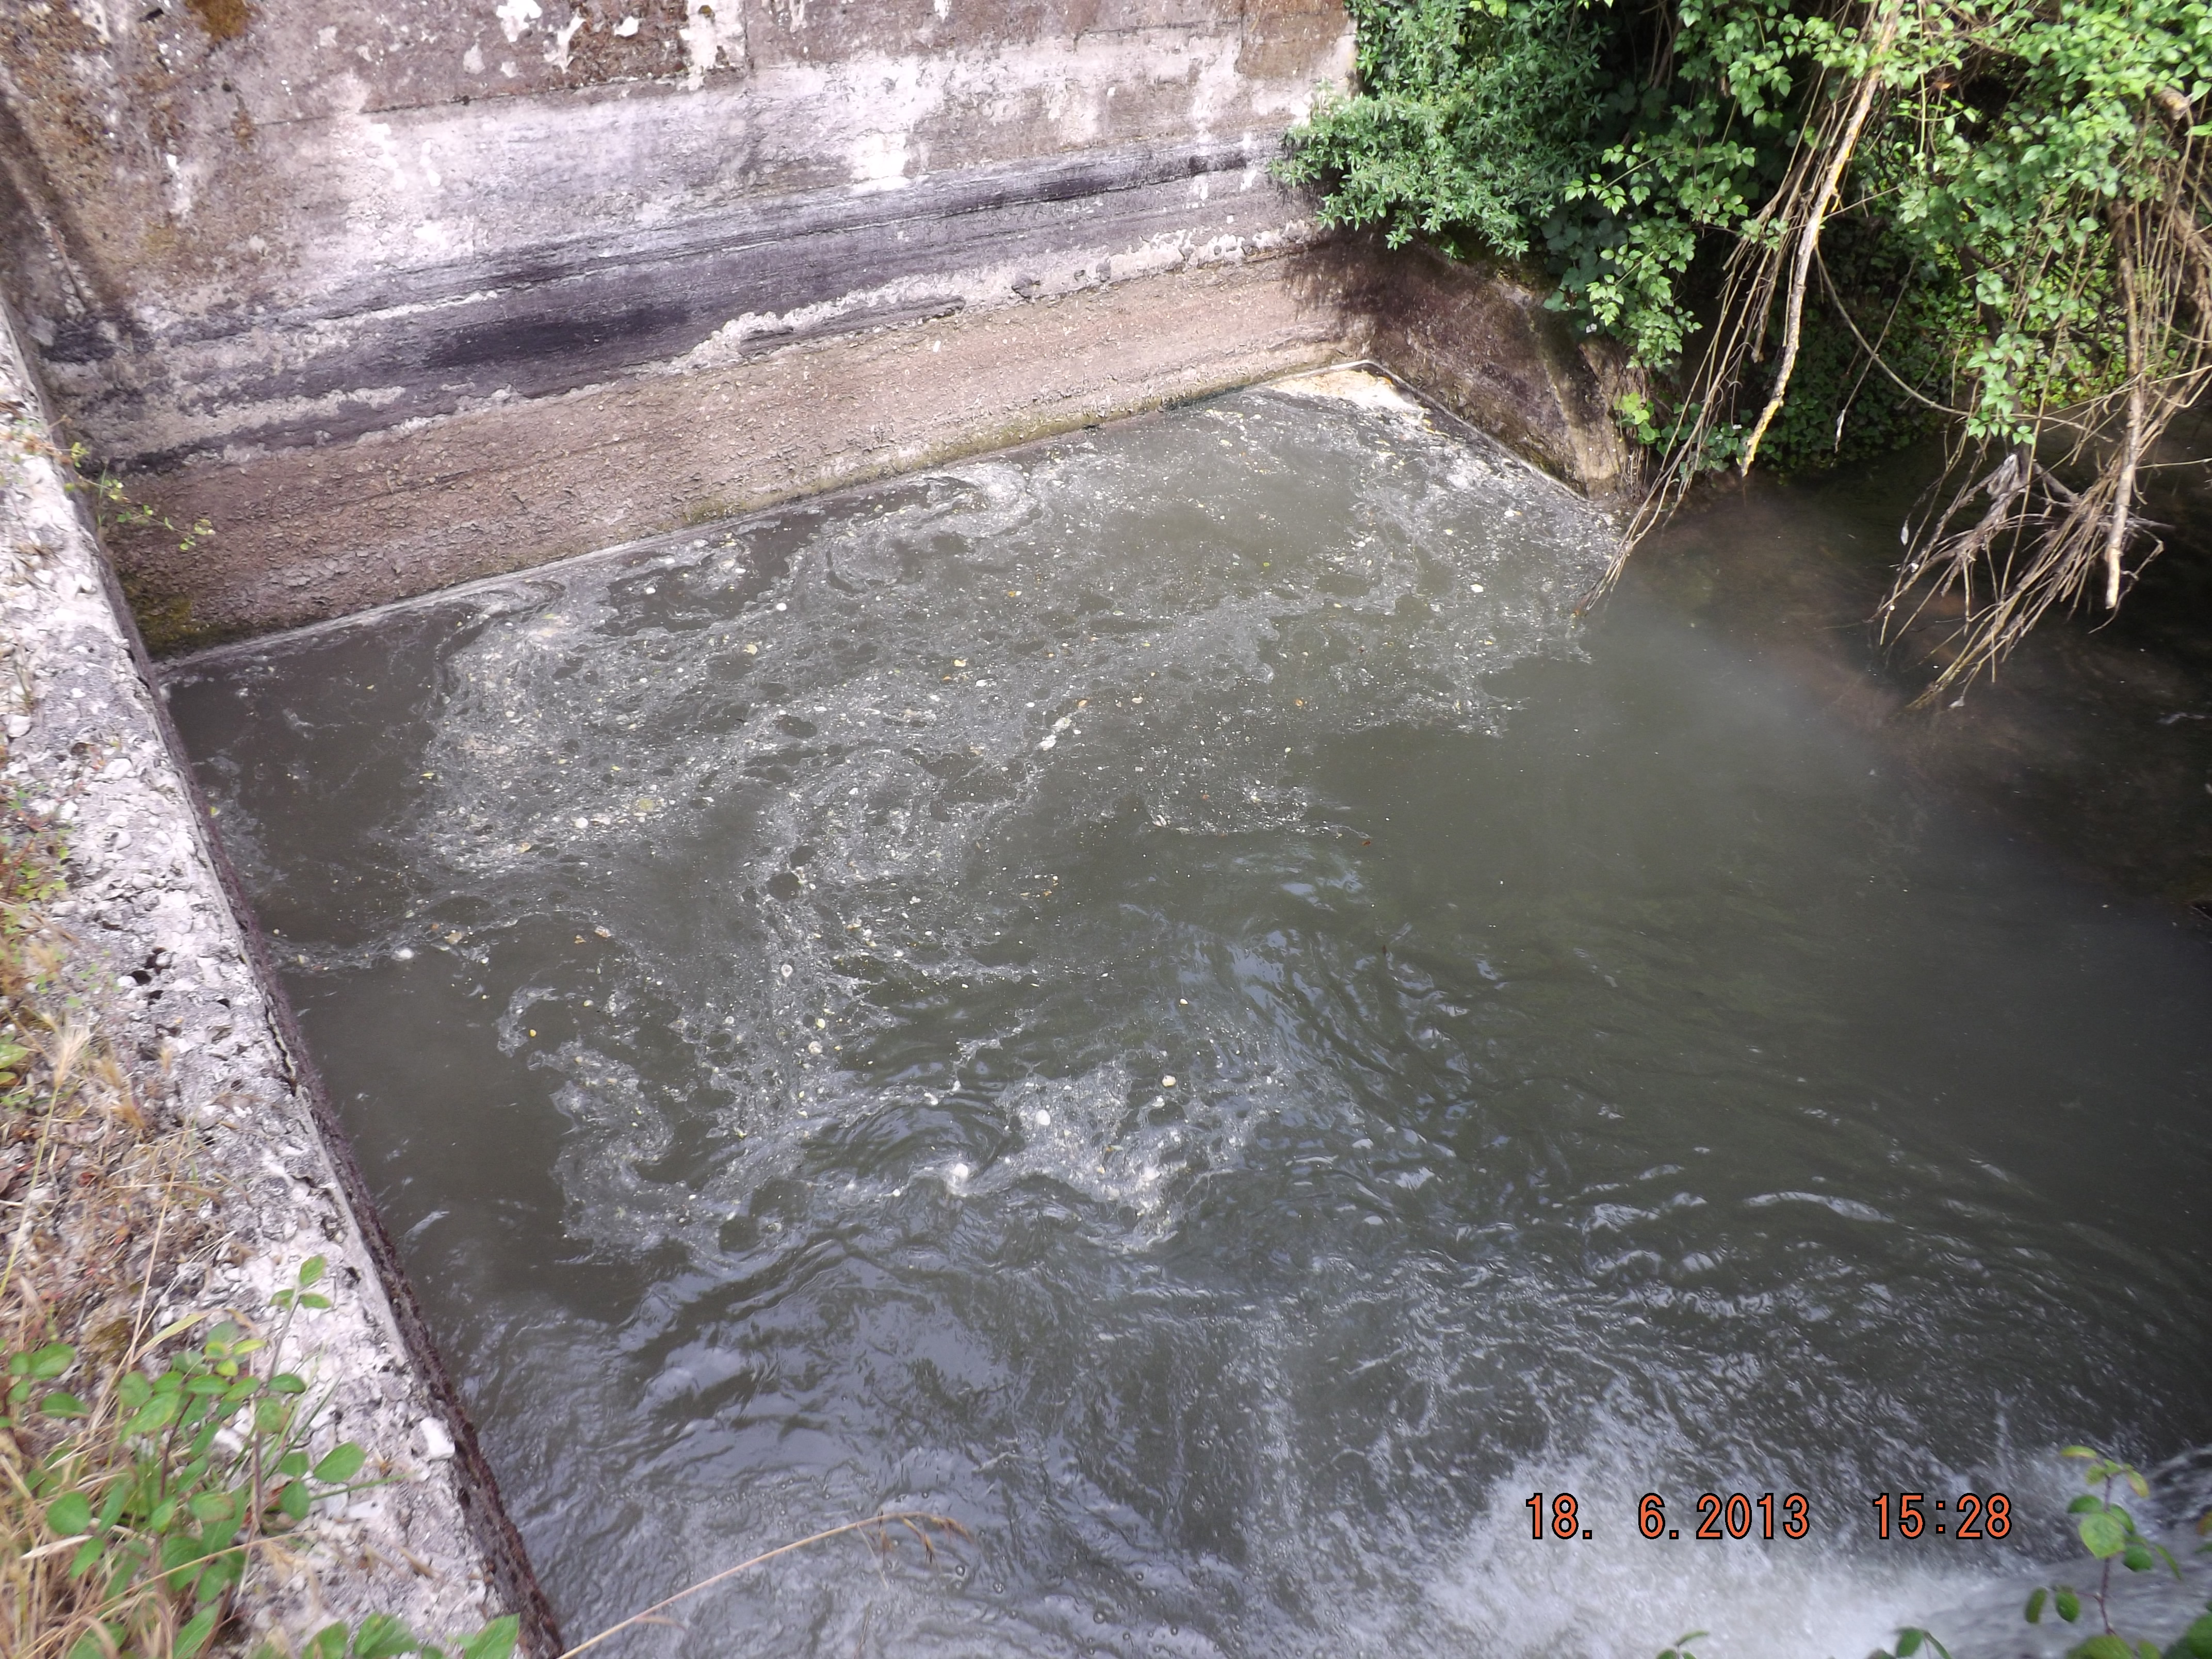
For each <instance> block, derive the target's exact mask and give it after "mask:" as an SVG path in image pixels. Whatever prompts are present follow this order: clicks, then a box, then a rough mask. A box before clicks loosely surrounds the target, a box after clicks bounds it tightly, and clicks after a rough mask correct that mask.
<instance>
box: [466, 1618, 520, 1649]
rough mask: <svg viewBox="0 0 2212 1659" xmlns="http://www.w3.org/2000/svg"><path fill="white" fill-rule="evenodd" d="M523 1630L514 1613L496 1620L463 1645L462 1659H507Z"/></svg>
mask: <svg viewBox="0 0 2212 1659" xmlns="http://www.w3.org/2000/svg"><path fill="white" fill-rule="evenodd" d="M521 1629H522V1626H521V1622H520V1620H517V1619H516V1618H515V1616H514V1615H513V1613H508V1614H507V1616H506V1617H504V1618H501V1619H495V1620H492V1621H491V1623H489V1625H486V1626H484V1627H483V1629H482V1630H480V1631H478V1632H477V1633H476V1634H475V1635H474V1636H471V1637H470V1638H469V1639H468V1640H467V1641H465V1642H464V1643H462V1644H461V1659H507V1656H509V1655H510V1654H512V1653H513V1651H514V1643H515V1638H516V1637H517V1635H518V1634H520V1631H521Z"/></svg>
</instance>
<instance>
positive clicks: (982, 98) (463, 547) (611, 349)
mask: <svg viewBox="0 0 2212 1659" xmlns="http://www.w3.org/2000/svg"><path fill="white" fill-rule="evenodd" d="M1350 62H1351V40H1350V33H1349V27H1348V24H1347V22H1346V17H1345V15H1344V13H1343V10H1342V9H1341V4H1340V0H721V3H714V0H131V3H125V0H13V3H11V4H9V6H7V7H5V8H0V282H4V283H5V284H6V285H7V287H8V289H9V292H10V293H11V294H12V295H13V296H14V297H15V301H16V303H17V304H18V306H19V307H21V310H22V311H23V313H25V315H26V318H27V326H28V329H29V331H30V334H31V336H32V337H33V340H34V341H35V342H36V344H37V347H38V349H39V351H40V355H41V356H42V359H43V370H44V374H45V375H46V380H47V384H48V386H49V388H50V390H51V392H52V395H53V398H54V399H55V401H56V403H57V404H58V406H59V408H60V410H62V412H63V414H64V416H65V417H66V419H67V421H68V422H70V426H71V428H72V429H73V430H74V431H75V432H76V433H77V434H79V435H82V437H83V438H84V439H85V440H86V441H88V443H89V444H90V445H91V446H92V447H93V449H94V451H95V452H96V453H98V454H99V455H100V456H101V457H103V458H104V459H106V460H108V461H110V462H112V463H113V464H115V465H118V466H119V467H120V468H122V469H123V470H124V471H125V473H126V475H128V476H129V477H131V489H132V491H133V493H134V494H135V495H138V496H140V497H141V498H143V499H144V500H146V501H149V502H150V503H151V504H152V505H153V506H154V507H156V508H157V509H159V510H160V511H161V513H164V514H166V515H167V516H168V517H169V518H171V519H173V520H175V521H176V522H178V523H179V524H180V525H182V524H190V523H191V522H193V521H195V520H199V519H201V518H205V519H207V520H210V521H211V522H212V523H213V524H214V525H215V526H216V532H217V533H216V537H215V538H214V540H213V541H212V542H211V543H201V544H197V545H195V546H194V547H192V548H191V550H189V551H187V552H180V551H179V546H178V539H179V538H177V537H175V536H173V535H169V534H164V533H162V532H159V531H158V530H154V531H147V532H141V533H137V534H135V535H134V534H127V533H126V534H123V535H120V536H117V537H113V538H111V549H112V551H113V552H114V554H115V555H116V556H117V557H118V562H119V564H120V565H121V567H122V568H123V573H124V575H125V581H126V585H127V586H128V587H129V588H130V590H131V593H132V596H133V599H134V601H135V602H136V604H137V608H138V611H139V615H140V618H141V621H142V623H143V624H145V625H146V627H147V629H148V632H149V636H150V637H151V639H152V641H153V643H155V646H156V647H173V646H178V645H182V644H186V643H191V642H197V641H207V640H210V639H214V638H219V637H222V636H224V635H233V634H238V633H242V632H248V631H252V630H254V629H263V628H268V627H272V626H278V625H283V624H285V623H295V622H302V621H307V620H311V619H313V618H316V617H325V616H331V615H335V614H341V613H343V612H345V611H351V610H356V609H358V608H360V607H362V606H363V605H369V604H373V603H375V602H377V601H380V600H382V599H392V598H395V597H398V596H401V595H404V594H407V593H412V592H422V591H424V590H425V589H427V588H431V587H435V586H441V585H442V584H444V583H447V582H450V581H453V580H461V579H464V578H467V577H472V576H479V575H484V574H491V573H494V572H496V571H500V570H504V569H510V568H516V567H519V566H522V565H527V564H530V563H533V562H538V561H541V560H544V559H546V558H550V557H556V556H562V555H565V554H569V553H574V552H579V551H583V550H587V549H589V548H591V547H593V546H600V545H606V544H612V543H616V542H621V541H625V540H629V539H632V538H635V537H638V536H641V535H644V534H647V533H651V532H656V531H660V530H665V529H667V528H670V527H671V526H679V525H682V524H684V523H688V522H696V521H697V520H702V519H704V518H707V517H711V516H713V515H714V514H716V513H725V512H732V511H738V510H744V509H747V508H751V507H759V506H762V505H764V504H766V503H768V502H770V501H775V500H778V499H781V498H783V497H786V496H789V495H797V494H801V493H804V492H806V491H809V490H812V489H822V488H824V487H827V486H830V485H834V484H839V483H848V482H852V481H854V480H855V479H859V478H863V477H869V476H872V475H876V474H880V473H883V472H886V471H896V470H899V469H901V468H905V467H911V466H915V465H925V464H927V463H929V462H931V461H933V460H936V459H942V458H945V457H947V456H950V455H952V454H957V453H963V452H965V451H972V450H975V449H980V448H986V447H992V446H994V445H997V444H1003V443H1006V442H1010V441H1016V440H1019V439H1024V438H1030V437H1034V436H1037V435H1042V434H1044V433H1047V432H1050V431H1053V430H1055V429H1061V428H1066V427H1069V426H1073V425H1079V424H1083V423H1085V422H1092V421H1097V420H1102V419H1106V418H1109V417H1111V416H1116V415H1121V414H1127V413H1131V412H1133V411H1135V410H1142V409H1146V408H1149V407H1154V406H1157V405H1158V404H1161V403H1164V402H1167V401H1171V400H1174V399H1177V398H1188V397H1192V396H1196V395H1200V394H1202V393H1204V392H1210V391H1214V390H1218V389H1221V388H1224V387H1226V386H1235V385H1238V384H1241V383H1243V382H1247V381H1249V380H1255V379H1257V378H1260V377H1261V376H1264V375H1267V374H1275V373H1279V372H1282V371H1284V370H1286V369H1291V368H1303V367H1310V366H1312V365H1315V364H1317V363H1321V362H1328V361H1330V360H1333V359H1340V358H1343V357H1347V356H1363V355H1366V354H1367V353H1368V352H1369V351H1370V349H1376V351H1377V352H1378V355H1381V356H1383V357H1384V359H1385V360H1386V361H1389V362H1391V363H1392V365H1393V366H1394V367H1397V368H1400V369H1401V372H1404V373H1407V374H1408V378H1410V379H1412V380H1414V381H1415V382H1416V383H1417V384H1422V385H1425V386H1426V385H1429V384H1431V382H1434V383H1435V384H1436V385H1437V386H1438V387H1439V388H1440V389H1441V390H1442V391H1443V393H1444V401H1446V402H1447V403H1449V404H1451V405H1452V406H1453V407H1455V409H1458V410H1460V411H1461V412H1462V413H1464V414H1467V415H1468V416H1470V418H1472V419H1474V421H1476V422H1477V423H1478V424H1481V425H1484V426H1486V427H1488V428H1491V429H1492V430H1496V431H1498V433H1499V434H1500V435H1502V436H1504V437H1505V438H1506V439H1507V441H1510V442H1513V443H1515V444H1516V445H1517V446H1519V447H1522V448H1523V449H1524V451H1525V452H1526V453H1530V454H1531V455H1532V456H1533V457H1534V458H1535V459H1539V460H1540V461H1541V462H1543V463H1544V464H1545V465H1549V466H1551V467H1553V469H1554V470H1555V471H1559V472H1561V473H1562V474H1563V475H1565V476H1567V477H1571V478H1575V479H1577V480H1578V481H1581V482H1584V483H1594V484H1597V485H1600V486H1602V485H1603V484H1604V483H1607V481H1608V480H1609V479H1610V477H1612V476H1613V472H1614V471H1617V470H1618V469H1617V466H1616V465H1615V464H1614V461H1613V459H1612V458H1611V457H1609V456H1608V454H1607V453H1605V452H1606V449H1607V442H1608V441H1609V439H1608V436H1607V432H1606V422H1605V421H1604V419H1603V414H1602V410H1601V408H1599V407H1598V405H1597V402H1596V400H1595V397H1594V396H1593V395H1592V394H1590V393H1589V386H1587V385H1585V384H1584V382H1588V381H1589V379H1590V377H1589V368H1588V366H1587V365H1586V364H1584V363H1583V361H1582V359H1581V357H1580V356H1579V355H1578V354H1577V350H1576V348H1575V346H1574V345H1573V343H1571V342H1566V341H1565V340H1564V339H1563V338H1559V337H1556V336H1557V333H1558V331H1557V329H1556V327H1555V323H1556V319H1552V318H1550V317H1549V316H1548V315H1547V313H1542V312H1541V308H1540V307H1534V305H1533V304H1526V303H1520V302H1519V301H1516V300H1513V299H1511V298H1505V299H1501V298H1500V295H1503V294H1504V292H1505V290H1504V289H1502V288H1500V287H1499V285H1498V281H1497V279H1496V278H1495V277H1494V276H1492V274H1490V273H1483V272H1468V271H1464V270H1458V271H1455V270H1453V269H1452V268H1449V267H1444V266H1443V265H1442V264H1441V263H1440V262H1432V264H1431V265H1428V266H1423V267H1422V268H1421V270H1420V271H1419V272H1416V273H1413V275H1411V276H1408V275H1407V274H1405V272H1404V271H1402V270H1401V265H1402V264H1403V262H1402V261H1399V260H1395V259H1384V258H1382V257H1380V253H1379V250H1376V249H1374V248H1372V247H1370V246H1367V245H1366V244H1364V243H1363V242H1359V241H1357V240H1352V241H1346V240H1334V241H1332V240H1328V239H1324V238H1322V237H1321V236H1320V235H1319V234H1318V232H1317V230H1316V226H1315V224H1314V222H1313V220H1312V216H1311V204H1310V202H1309V201H1307V200H1304V199H1303V198H1301V197H1297V196H1296V195H1294V194H1293V193H1291V192H1290V191H1285V189H1284V188H1283V187H1281V186H1280V185H1278V184H1276V183H1275V182H1274V180H1273V178H1272V176H1271V174H1270V173H1269V171H1268V163H1269V161H1271V160H1272V159H1273V157H1274V156H1275V155H1278V154H1279V151H1280V148H1281V140H1282V134H1283V132H1284V131H1285V128H1286V127H1288V126H1289V125H1291V124H1292V123H1293V122H1294V121H1296V120H1297V119H1298V118H1300V117H1302V116H1303V115H1304V113H1305V112H1306V110H1307V108H1308V107H1309V106H1310V101H1311V100H1312V98H1313V96H1314V94H1315V92H1316V88H1322V87H1328V86H1341V85H1343V84H1345V83H1346V77H1347V75H1348V73H1349V67H1350ZM1455 285H1456V286H1455ZM1509 286H1510V285H1509ZM1518 292H1519V291H1518V290H1516V293H1518ZM1520 299H1521V300H1523V301H1526V300H1533V295H1528V294H1525V293H1522V294H1521V295H1520ZM1409 308H1410V311H1409ZM1411 312H1420V313H1424V315H1425V316H1427V318H1428V320H1427V321H1426V322H1425V323H1423V322H1421V321H1420V320H1419V319H1415V318H1413V317H1412V316H1411V314H1410V313H1411ZM1378 319H1379V321H1380V322H1381V323H1382V324H1383V325H1382V326H1378ZM1401 360H1402V361H1401ZM1454 365H1457V367H1456V368H1455V367H1454ZM1594 408H1595V409H1596V410H1597V415H1596V418H1595V422H1593V420H1592V418H1591V412H1590V411H1591V410H1592V409H1594ZM1593 435H1595V436H1593Z"/></svg>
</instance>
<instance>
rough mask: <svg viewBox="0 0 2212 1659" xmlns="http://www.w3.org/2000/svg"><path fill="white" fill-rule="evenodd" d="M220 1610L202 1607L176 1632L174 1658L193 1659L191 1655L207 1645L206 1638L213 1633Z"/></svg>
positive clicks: (218, 1608) (212, 1607)
mask: <svg viewBox="0 0 2212 1659" xmlns="http://www.w3.org/2000/svg"><path fill="white" fill-rule="evenodd" d="M221 1613H222V1608H221V1607H214V1606H210V1607H202V1608H201V1609H200V1610H199V1613H198V1614H197V1616H196V1617H194V1619H193V1620H192V1621H191V1623H190V1624H189V1625H186V1626H185V1627H184V1628H183V1629H182V1630H180V1631H179V1632H177V1644H176V1647H175V1649H174V1650H173V1651H174V1652H175V1654H176V1659H193V1656H194V1655H195V1654H197V1653H198V1652H199V1650H201V1649H202V1648H204V1647H205V1646H206V1645H207V1642H208V1638H209V1637H210V1636H212V1635H214V1634H215V1621H216V1618H217V1616H219V1615H220V1614H221Z"/></svg>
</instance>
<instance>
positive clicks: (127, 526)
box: [7, 412, 215, 553]
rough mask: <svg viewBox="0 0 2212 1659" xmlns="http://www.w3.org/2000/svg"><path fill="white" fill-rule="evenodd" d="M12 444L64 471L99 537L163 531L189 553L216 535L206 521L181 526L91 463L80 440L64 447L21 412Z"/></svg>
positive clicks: (12, 422)
mask: <svg viewBox="0 0 2212 1659" xmlns="http://www.w3.org/2000/svg"><path fill="white" fill-rule="evenodd" d="M7 441H8V443H9V446H11V447H13V448H14V449H15V451H16V453H18V454H21V455H35V456H38V457H39V458H40V459H44V460H49V461H52V462H53V463H54V464H55V465H57V466H58V467H61V468H63V469H64V472H63V483H62V487H63V488H64V489H67V490H68V491H69V492H70V494H71V495H81V496H82V497H83V498H84V499H85V500H86V501H88V502H90V503H91V506H92V516H93V520H94V523H95V524H96V525H97V526H99V529H100V539H101V540H103V541H108V540H111V539H112V538H113V537H114V535H115V534H116V533H117V532H120V531H134V530H159V531H161V532H162V533H163V534H165V535H170V536H174V537H175V538H177V551H178V552H179V553H189V552H191V550H193V549H194V548H195V547H197V546H198V545H199V544H201V543H202V542H204V541H207V540H209V539H210V538H212V537H213V536H214V535H215V526H214V525H212V524H211V523H210V522H209V521H208V520H205V519H200V520H196V521H194V522H193V523H191V524H190V525H186V526H179V525H178V524H177V523H176V521H175V520H172V519H171V518H169V517H168V516H167V514H165V513H161V512H160V511H159V510H158V509H156V508H155V507H151V506H149V504H147V503H146V502H144V501H139V500H138V499H137V497H135V496H133V495H131V492H130V490H129V489H126V488H125V485H124V483H123V480H122V479H121V478H119V477H116V475H115V474H114V473H113V472H111V471H108V469H107V468H106V467H105V466H101V467H99V468H97V469H96V470H95V469H94V467H93V466H92V465H91V461H92V448H91V446H89V445H88V444H86V443H85V442H84V441H82V440H79V441H76V442H74V443H72V444H70V446H69V447H68V448H66V449H64V448H63V447H61V446H60V445H58V444H57V443H55V442H53V441H52V440H51V439H49V438H48V437H46V435H45V433H44V431H43V430H42V429H41V428H40V427H39V426H38V425H37V424H36V423H35V422H33V421H32V420H31V419H30V418H29V417H28V416H26V415H24V414H21V413H20V412H18V413H15V414H13V415H11V416H9V421H8V434H7Z"/></svg>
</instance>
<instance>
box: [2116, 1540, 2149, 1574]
mask: <svg viewBox="0 0 2212 1659" xmlns="http://www.w3.org/2000/svg"><path fill="white" fill-rule="evenodd" d="M2120 1565H2122V1566H2124V1567H2125V1568H2126V1569H2127V1570H2128V1571H2130V1572H2148V1571H2150V1570H2151V1569H2152V1568H2153V1567H2154V1566H2156V1565H2158V1561H2157V1559H2156V1558H2155V1557H2154V1556H2153V1555H2152V1554H2151V1553H2150V1552H2149V1551H2148V1549H2146V1548H2144V1547H2142V1545H2141V1544H2130V1545H2129V1546H2128V1547H2127V1548H2126V1549H2124V1550H2123V1551H2121V1552H2120Z"/></svg>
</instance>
